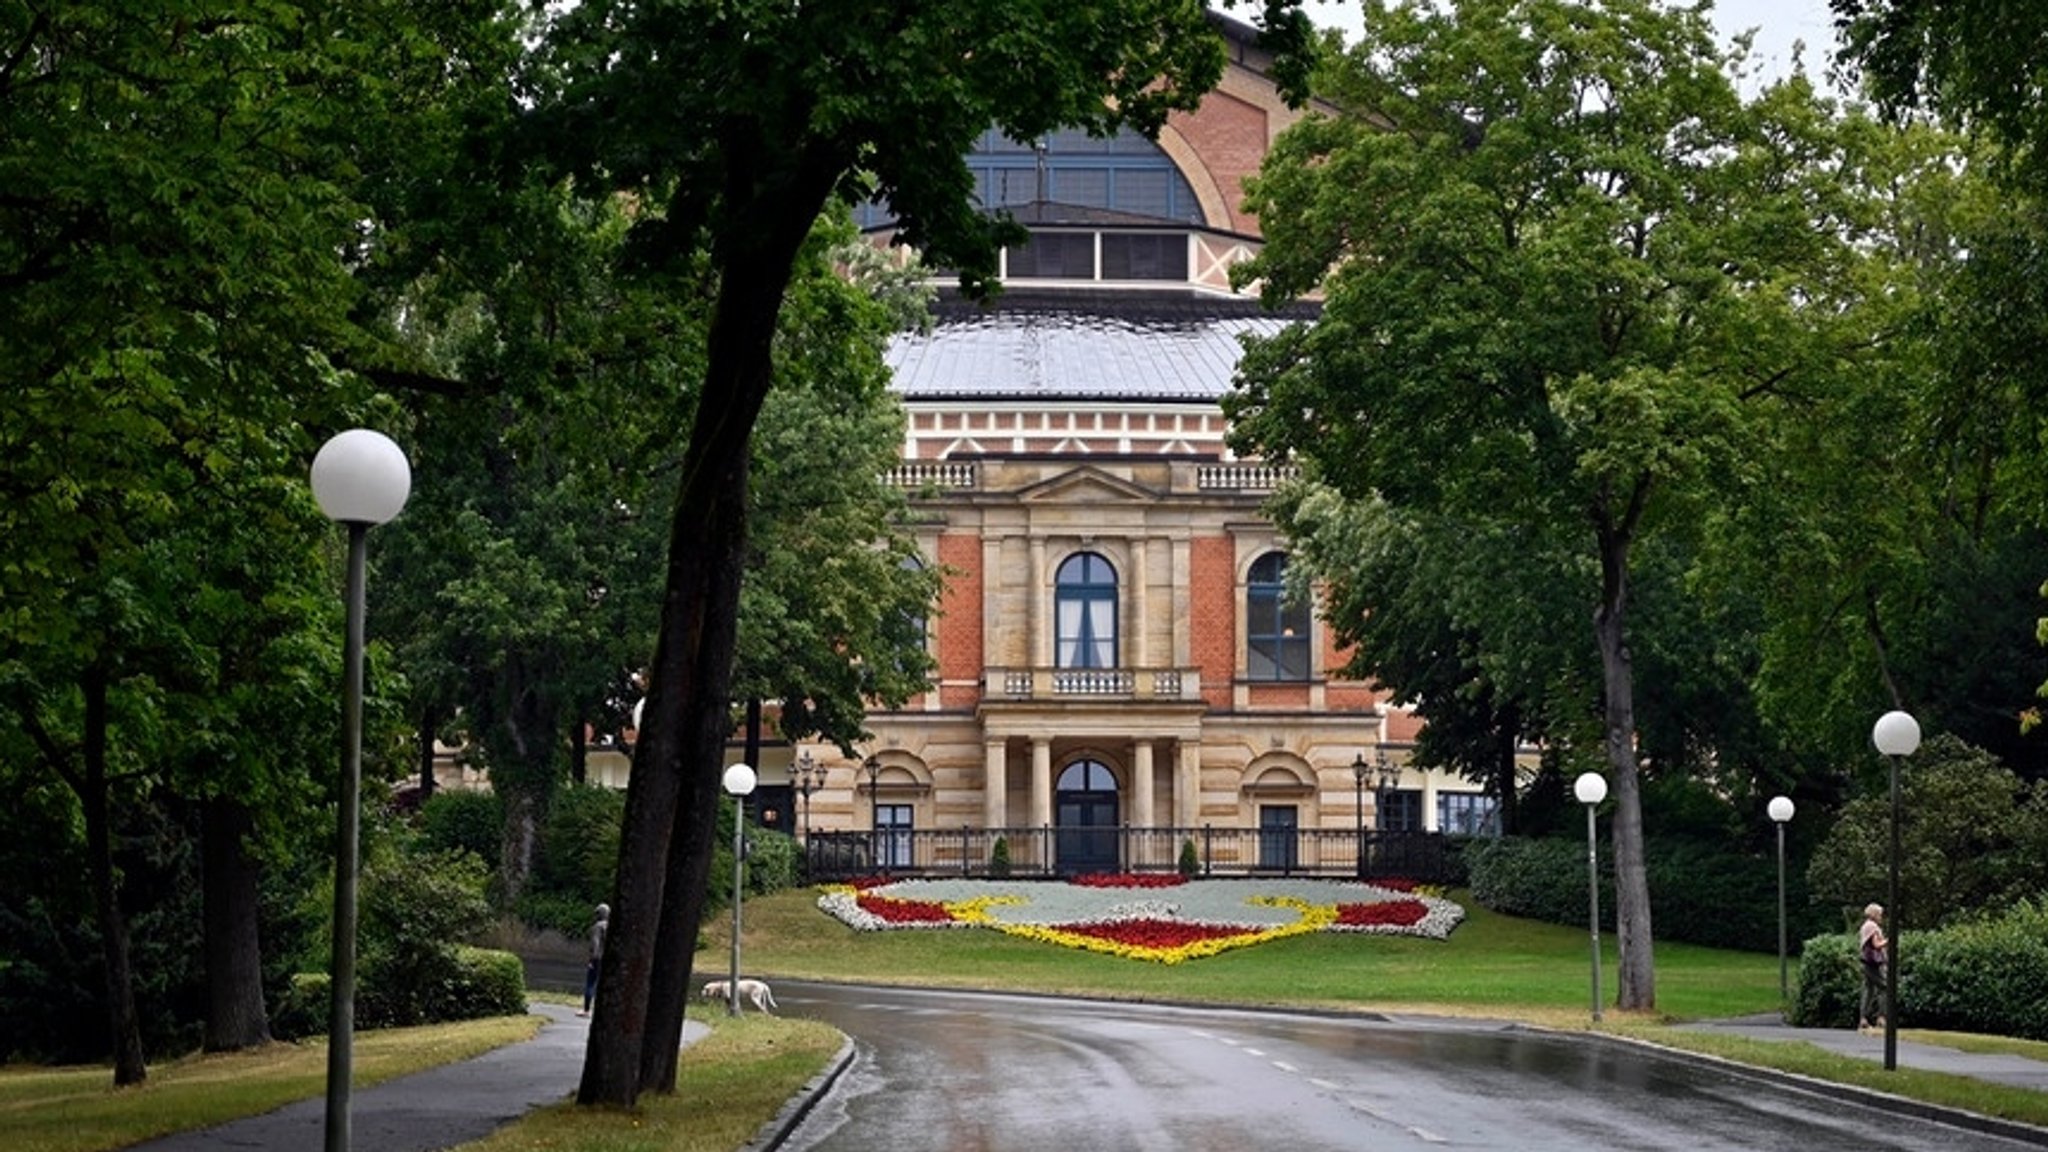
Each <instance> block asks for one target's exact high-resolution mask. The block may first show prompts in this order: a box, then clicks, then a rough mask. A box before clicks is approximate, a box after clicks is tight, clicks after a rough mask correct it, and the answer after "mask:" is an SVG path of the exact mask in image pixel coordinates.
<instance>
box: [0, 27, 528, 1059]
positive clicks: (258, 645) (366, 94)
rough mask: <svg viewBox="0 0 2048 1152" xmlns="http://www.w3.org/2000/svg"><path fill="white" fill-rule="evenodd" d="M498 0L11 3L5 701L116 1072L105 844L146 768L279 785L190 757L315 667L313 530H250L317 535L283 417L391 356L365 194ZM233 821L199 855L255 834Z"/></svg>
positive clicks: (4, 282)
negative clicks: (199, 722)
mask: <svg viewBox="0 0 2048 1152" xmlns="http://www.w3.org/2000/svg"><path fill="white" fill-rule="evenodd" d="M490 15H491V12H490V9H489V6H487V5H485V4H483V3H473V4H469V5H465V6H452V7H449V8H447V9H444V10H441V11H439V12H437V19H438V20H439V21H440V22H438V23H432V24H429V23H427V22H424V21H422V20H421V19H419V18H416V17H413V16H411V15H409V9H407V8H406V7H405V6H403V5H398V4H395V3H393V4H386V3H371V4H361V5H345V6H332V5H314V4H306V5H294V4H278V5H269V6H265V7H263V8H261V9H259V10H254V11H252V10H250V9H249V7H248V6H247V5H239V4H231V3H225V2H219V0H149V2H145V3H129V2H125V0H124V2H121V3H99V2H93V0H85V2H80V3H65V4H61V5H54V4H43V3H28V4H15V5H10V6H8V7H7V8H6V9H5V10H4V12H0V136H4V137H5V138H6V140H7V141H8V146H7V148H6V149H5V150H4V153H0V186H4V187H5V189H6V191H5V193H4V194H0V316H4V317H5V320H6V322H5V323H4V324H0V378H4V379H6V380H7V381H8V382H9V388H10V393H9V402H8V404H7V405H5V406H4V410H0V456H4V459H0V534H4V535H5V537H6V539H7V542H8V558H7V561H6V562H5V563H0V605H4V606H5V609H4V612H0V689H4V693H5V695H4V701H5V705H6V708H7V722H8V723H9V724H10V725H12V726H14V728H15V729H16V731H17V732H18V733H19V734H20V735H21V736H22V738H23V740H24V741H25V742H28V743H32V744H33V745H34V747H35V748H36V749H37V750H38V761H39V763H40V764H42V765H43V767H44V769H45V770H46V771H47V772H49V773H50V774H51V775H52V776H53V777H54V778H59V779H62V780H64V781H65V782H66V783H67V784H68V785H69V786H70V787H71V788H72V789H73V791H74V792H75V793H76V796H77V802H78V805H79V808H78V811H79V812H81V813H82V814H83V818H82V823H83V825H84V836H85V838H86V839H87V840H88V841H89V842H90V844H91V848H92V851H91V856H92V863H91V870H92V873H93V877H94V889H95V894H96V898H97V904H98V919H99V923H100V938H101V939H100V943H101V946H102V949H103V951H104V962H103V967H104V970H105V972H106V973H107V979H108V987H107V991H106V1001H107V1004H108V1006H109V1013H110V1033H111V1040H110V1047H111V1048H112V1050H113V1051H114V1053H115V1080H116V1082H117V1083H121V1084H128V1083H134V1082H137V1081H139V1080H141V1079H143V1077H144V1076H145V1075H146V1072H147V1070H146V1066H145V1065H144V1062H143V1052H142V1046H141V1043H140V1038H139V1035H138V1033H137V1028H136V1012H135V1008H134V1004H133V989H132V982H131V981H130V980H129V977H128V973H129V970H130V962H129V958H128V956H127V954H126V948H127V943H126V942H127V929H126V925H125V923H124V922H123V920H122V918H121V915H120V905H119V899H120V892H119V887H118V877H116V876H115V874H114V870H113V867H112V862H111V859H110V857H109V850H110V845H109V836H110V828H111V827H112V826H113V824H114V822H115V820H116V817H117V816H118V812H117V806H119V805H122V804H126V803H136V802H144V801H145V800H146V798H148V797H150V796H152V795H155V794H157V789H158V788H159V787H161V786H163V785H164V784H166V783H170V784H173V785H175V786H178V787H192V788H194V789H196V790H197V795H198V796H200V797H202V798H213V799H220V800H226V801H230V802H232V801H233V800H235V799H236V798H237V797H240V798H242V799H243V800H245V801H247V802H252V803H261V802H262V801H263V800H264V799H266V798H268V797H270V796H273V795H276V794H281V793H282V792H284V791H287V790H288V786H287V785H284V784H283V782H282V781H279V780H277V779H276V778H275V777H274V776H272V777H271V781H270V782H271V783H274V784H277V785H278V786H279V787H278V789H277V791H276V792H272V791H270V790H267V789H266V788H265V787H264V786H263V778H264V777H266V776H270V775H271V774H275V773H279V772H285V773H290V772H292V771H295V770H296V769H297V768H298V767H299V765H298V763H297V762H296V760H295V759H282V760H270V759H268V758H267V757H266V758H257V759H253V760H246V761H242V762H239V763H235V764H233V765H232V767H231V768H230V769H229V770H226V771H222V770H220V768H221V765H220V764H219V763H215V764H214V771H212V772H211V773H209V774H208V775H206V776H205V777H201V776H199V775H198V774H196V773H194V772H192V771H189V769H191V768H192V767H193V766H194V765H198V764H201V763H205V762H207V753H208V752H221V751H225V750H229V749H231V748H246V747H247V745H238V744H236V743H235V742H234V741H233V740H230V739H227V738H226V737H225V736H224V734H225V733H227V732H229V731H237V730H238V731H240V732H244V733H253V732H258V731H261V730H262V729H263V728H264V727H265V726H266V725H267V724H268V723H269V721H270V720H271V719H272V718H271V717H269V716H266V715H260V714H258V710H259V708H260V706H261V704H263V703H267V702H273V701H274V698H269V699H266V698H265V697H264V695H263V693H262V692H261V691H260V690H255V689H252V687H251V685H250V683H249V682H247V681H244V680H242V679H240V678H241V677H243V676H250V675H254V676H258V677H261V676H266V675H278V674H282V675H285V676H286V677H287V678H288V681H289V682H290V683H291V684H293V685H294V686H300V685H302V684H303V681H302V680H300V679H299V678H300V677H303V676H305V674H306V671H307V668H308V664H306V663H301V661H313V662H317V661H319V660H321V659H329V660H331V659H332V657H333V653H332V652H331V651H328V652H322V651H321V650H320V649H319V647H318V646H317V645H315V644H309V643H307V642H306V639H305V634H304V631H303V630H304V629H305V628H306V627H308V626H309V625H310V624H311V623H312V622H313V621H315V620H317V619H319V615H320V614H319V611H318V610H317V609H313V608H311V607H310V606H309V604H308V603H306V602H305V601H303V600H301V599H300V596H301V594H302V593H303V591H304V587H305V585H304V584H303V581H304V580H305V578H306V576H307V573H308V571H309V570H310V569H311V561H312V560H313V559H314V558H315V555H316V554H315V553H314V552H313V550H312V548H311V546H310V545H309V546H307V547H306V548H305V549H304V550H303V551H301V550H296V549H290V548H289V546H287V551H288V552H289V553H290V555H289V556H287V557H284V558H282V559H280V560H279V561H278V562H276V563H275V564H271V563H268V562H255V561H252V558H253V557H258V556H260V553H261V552H262V548H259V547H253V546H252V545H254V544H255V543H258V541H257V540H256V538H257V537H261V540H260V544H261V545H262V546H263V547H267V548H271V549H275V548H276V547H277V542H278V541H279V540H285V541H289V540H294V539H310V538H311V537H312V535H313V532H312V530H311V529H312V526H313V525H314V524H316V523H317V518H316V517H315V516H314V515H313V513H312V509H311V507H310V504H309V502H308V501H307V500H306V498H305V494H304V492H303V476H304V463H303V461H304V457H305V454H306V450H307V447H308V446H307V444H306V443H305V437H304V433H303V432H302V431H301V424H300V421H302V420H303V421H307V422H310V423H313V424H316V425H319V424H325V423H329V422H331V421H332V420H334V419H335V414H336V413H337V412H338V411H340V410H341V409H342V408H343V406H344V405H345V404H346V402H347V401H348V400H349V399H350V398H351V392H350V390H349V389H348V387H347V383H348V381H347V379H346V378H345V377H344V376H342V375H341V374H340V373H338V372H337V371H336V370H335V368H334V365H335V364H336V363H338V362H344V361H348V360H351V359H360V360H365V361H376V360H379V359H381V357H380V355H379V349H380V342H379V341H378V340H377V339H376V337H375V335H374V334H373V333H371V332H369V331H367V330H365V329H364V328H363V327H361V326H360V325H359V324H358V323H357V322H356V317H355V316H354V315H353V312H352V310H353V308H354V306H355V305H356V303H357V289H358V287H359V281H358V280H357V275H356V274H357V273H358V272H360V271H361V270H362V268H363V267H364V266H365V264H366V263H367V262H369V261H370V260H371V259H372V252H371V251H370V248H371V245H369V244H368V242H367V241H366V228H365V221H366V219H375V218H376V213H375V212H374V211H372V210H371V209H369V208H368V207H366V205H367V204H369V203H370V202H372V201H373V200H375V199H376V198H377V194H378V193H379V191H380V188H381V187H384V186H388V185H393V184H402V183H404V181H401V180H396V179H394V170H395V169H394V163H395V162H396V161H397V160H398V159H399V158H400V157H404V156H409V155H411V153H410V152H409V151H407V150H408V149H413V148H417V146H418V144H419V141H420V140H421V138H422V137H423V136H424V135H425V134H424V133H423V132H420V131H418V129H419V128H420V127H421V125H422V123H423V122H424V120H425V119H426V118H428V116H430V115H431V113H432V112H433V110H436V109H438V108H439V107H441V105H440V104H438V103H437V97H439V96H441V95H443V94H445V92H446V91H447V90H449V89H450V88H452V87H456V86H458V85H459V84H461V83H464V82H466V80H467V79H468V78H469V75H470V74H469V72H468V71H467V68H466V66H465V62H464V61H459V60H457V59H456V57H457V56H458V55H459V54H458V53H455V52H453V51H451V50H450V45H451V43H452V42H453V41H455V40H458V39H461V38H462V37H463V36H464V35H465V34H466V33H470V32H474V31H475V30H476V29H477V28H479V27H481V28H489V27H491V26H492V25H491V20H490ZM486 39H488V36H479V37H477V38H476V39H475V40H472V41H469V43H470V44H471V45H472V46H473V45H474V44H476V43H478V42H481V41H483V40H486ZM487 55H488V54H487V53H473V54H471V55H470V56H469V58H468V59H469V60H480V59H483V58H485V57H486V56H487ZM286 478H289V483H290V487H289V488H287V487H284V484H285V482H286ZM209 531H210V532H212V533H214V534H215V535H212V536H208V535H206V533H207V532H209ZM252 576H254V577H257V579H258V582H256V583H253V584H250V583H238V581H245V580H247V579H248V578H249V577H252ZM245 596H246V597H250V598H252V599H254V600H256V601H257V602H259V603H261V604H263V605H264V606H265V609H266V610H265V611H263V612H260V613H252V614H251V615H252V616H255V617H257V618H258V622H257V627H258V632H256V633H255V634H252V635H248V636H242V637H237V636H236V635H235V634H234V630H233V629H232V628H229V629H220V628H219V627H218V626H219V625H220V623H221V620H222V619H223V618H224V617H225V616H228V615H232V613H228V612H225V611H222V610H221V609H222V606H223V605H224V604H225V603H227V602H228V600H229V599H230V598H232V600H234V601H236V602H239V601H240V599H241V598H242V597H245ZM195 609H196V610H195ZM188 616H189V617H192V619H191V620H190V622H189V623H190V627H187V626H186V625H187V622H188V621H187V617H188ZM201 685H203V686H204V688H203V690H201V691H195V692H194V694H193V696H189V697H188V696H183V695H181V694H182V693H183V692H184V691H186V690H187V689H188V688H196V687H198V686H201ZM201 697H204V698H205V703H204V704H203V705H202V706H201V707H200V708H199V709H198V710H197V715H198V716H203V718H204V721H205V726H204V730H201V731H194V730H193V729H192V728H187V727H183V726H182V725H183V724H184V721H185V720H187V719H188V718H194V713H185V714H181V713H180V712H179V710H178V707H177V706H178V705H179V704H184V703H191V702H193V701H194V700H195V699H196V698H201ZM230 709H246V711H241V712H239V713H237V714H235V715H233V716H232V717H230V716H229V715H228V711H229V710H230ZM210 742H211V743H210ZM294 747H295V746H292V745H286V746H284V748H285V749H286V750H291V749H293V748H294ZM226 819H227V823H226V824H225V825H224V826H220V825H217V826H216V827H215V828H214V832H215V833H217V835H215V836H210V837H209V843H210V844H211V845H212V846H213V847H215V848H216V850H217V851H227V852H235V851H237V850H245V849H247V848H248V847H249V846H248V844H247V842H246V837H243V836H238V835H235V834H233V831H232V830H233V829H234V828H235V826H236V825H237V824H238V819H237V818H235V817H234V816H232V815H227V816H226ZM221 863H223V864H224V865H226V866H223V867H220V868H214V867H209V868H208V869H207V870H206V875H207V877H208V878H209V879H210V880H214V881H215V882H216V883H218V884H219V885H220V886H221V887H220V888H219V889H218V890H216V891H213V892H209V904H210V906H211V905H213V904H215V903H216V901H225V908H224V909H223V910H222V920H221V922H220V924H218V925H216V924H215V918H214V916H213V915H212V911H211V908H210V911H209V915H208V923H209V926H210V927H214V928H216V930H225V929H226V928H227V927H228V926H229V925H230V924H241V923H243V922H244V921H246V920H247V919H248V915H249V914H250V913H249V911H248V910H247V909H246V904H245V902H246V900H247V897H248V888H247V886H246V884H245V883H244V882H243V878H244V877H245V876H246V871H245V869H243V868H242V867H241V866H240V865H239V864H236V863H235V862H233V861H225V862H221ZM238 909H239V910H238ZM209 946H210V947H211V946H212V944H211V943H210V945H209ZM219 946H220V948H221V949H222V952H221V956H222V958H223V959H225V958H228V957H230V956H232V957H234V958H235V960H236V962H234V963H223V964H220V965H218V966H216V967H215V968H214V969H213V970H211V971H210V973H209V978H211V979H216V980H224V981H232V982H233V983H234V985H235V986H234V987H232V988H223V989H218V990H217V991H218V992H219V993H220V994H219V995H217V996H215V997H214V998H213V1003H214V1005H215V1010H216V1011H218V1012H223V1013H226V1014H227V1015H228V1016H230V1017H232V1019H228V1018H223V1019H219V1020H216V1021H214V1026H213V1027H211V1028H210V1029H209V1039H210V1040H213V1041H217V1042H220V1043H230V1044H232V1043H241V1042H247V1041H248V1040H249V1039H251V1038H252V1037H253V1038H260V1031H259V1029H258V1028H257V1027H256V1025H257V1024H259V1023H260V1021H252V1019H251V1009H250V1006H251V1005H252V1004H256V1005H260V1003H261V992H260V988H254V987H252V986H251V985H250V984H249V981H250V980H252V979H253V978H254V974H255V972H256V965H253V964H250V963H247V960H248V956H247V951H246V950H247V946H248V939H247V938H244V939H242V940H241V941H240V942H223V943H220V945H219Z"/></svg>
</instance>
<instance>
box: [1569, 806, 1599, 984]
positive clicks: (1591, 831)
mask: <svg viewBox="0 0 2048 1152" xmlns="http://www.w3.org/2000/svg"><path fill="white" fill-rule="evenodd" d="M1572 795H1574V796H1576V797H1578V798H1579V803H1581V804H1584V805H1585V806H1586V899H1587V904H1588V907H1589V908H1590V909H1591V918H1590V919H1589V920H1588V923H1589V924H1590V925H1591V927H1592V934H1593V1022H1594V1023H1595V1024H1598V1023H1599V1022H1600V847H1599V840H1598V835H1597V823H1598V821H1597V818H1596V817H1595V816H1594V814H1593V812H1594V809H1596V808H1598V807H1600V802H1601V801H1602V800H1605V799H1607V777H1605V776H1602V775H1600V774H1599V773H1598V772H1585V773H1581V774H1580V776H1579V778H1578V779H1577V780H1575V781H1573V782H1572Z"/></svg>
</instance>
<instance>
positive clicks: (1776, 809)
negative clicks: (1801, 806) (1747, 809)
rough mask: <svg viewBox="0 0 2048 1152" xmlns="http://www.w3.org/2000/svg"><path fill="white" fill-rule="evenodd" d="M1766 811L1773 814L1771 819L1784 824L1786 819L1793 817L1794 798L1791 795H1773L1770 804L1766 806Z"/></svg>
mask: <svg viewBox="0 0 2048 1152" xmlns="http://www.w3.org/2000/svg"><path fill="white" fill-rule="evenodd" d="M1764 811H1766V812H1769V813H1770V814H1771V819H1773V820H1776V821H1777V822H1778V823H1780V824H1783V823H1784V822H1785V821H1787V820H1790V819H1792V798H1791V797H1790V796H1773V797H1771V802H1770V804H1768V805H1766V806H1765V808H1764Z"/></svg>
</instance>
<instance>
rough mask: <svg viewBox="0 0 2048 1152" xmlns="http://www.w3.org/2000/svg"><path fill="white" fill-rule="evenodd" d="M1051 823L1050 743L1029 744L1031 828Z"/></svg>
mask: <svg viewBox="0 0 2048 1152" xmlns="http://www.w3.org/2000/svg"><path fill="white" fill-rule="evenodd" d="M1051 823H1052V741H1051V740H1047V739H1043V738H1040V739H1036V740H1033V741H1032V742H1031V826H1032V827H1034V828H1044V827H1046V826H1048V825H1050V824H1051Z"/></svg>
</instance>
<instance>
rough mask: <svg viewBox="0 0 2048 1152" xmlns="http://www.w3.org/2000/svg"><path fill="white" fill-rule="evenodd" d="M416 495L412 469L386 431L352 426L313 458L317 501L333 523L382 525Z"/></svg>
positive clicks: (314, 488)
mask: <svg viewBox="0 0 2048 1152" xmlns="http://www.w3.org/2000/svg"><path fill="white" fill-rule="evenodd" d="M411 494H412V465H410V464H408V463H406V460H405V453H404V452H403V451H402V450H400V449H399V447H398V445H396V444H394V443H392V442H391V438H390V437H389V436H386V435H384V434H383V433H382V432H373V431H371V430H370V429H368V428H352V429H350V430H348V431H347V432H342V433H340V434H338V435H336V436H335V437H334V438H333V439H331V440H329V441H328V442H327V443H325V444H322V445H321V446H320V451H319V453H318V454H316V455H315V456H314V457H313V499H314V500H316V501H318V502H319V504H320V511H322V512H324V513H326V514H327V518H328V519H329V520H335V521H339V522H341V523H343V524H383V523H386V522H388V521H389V520H391V518H392V517H394V516H397V515H398V513H399V511H400V510H401V509H403V508H404V507H405V498H406V497H407V496H410V495H411Z"/></svg>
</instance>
